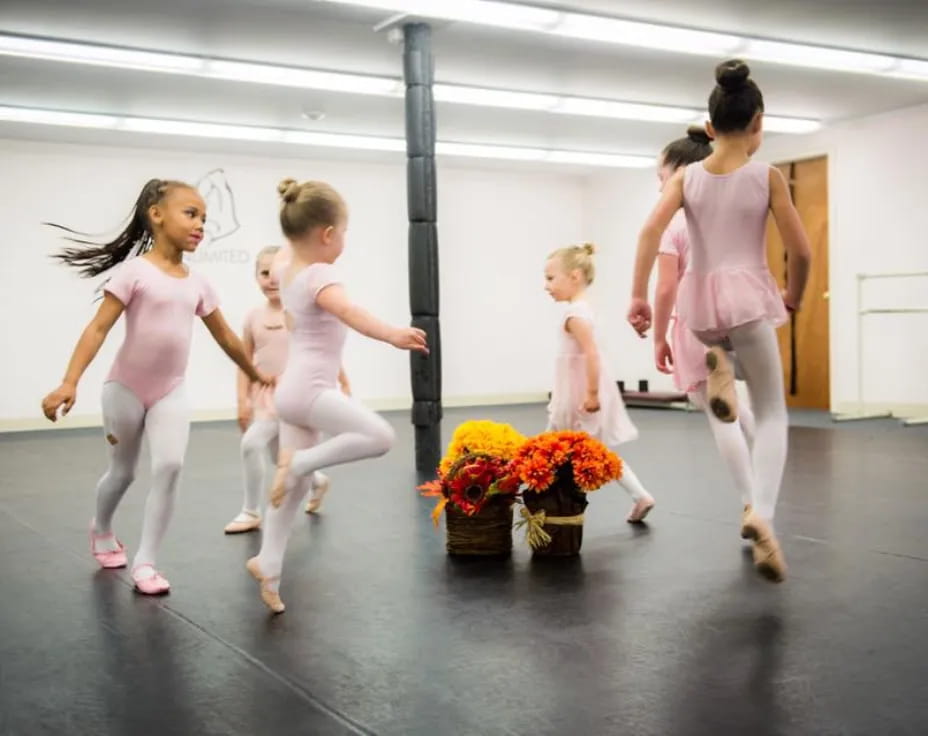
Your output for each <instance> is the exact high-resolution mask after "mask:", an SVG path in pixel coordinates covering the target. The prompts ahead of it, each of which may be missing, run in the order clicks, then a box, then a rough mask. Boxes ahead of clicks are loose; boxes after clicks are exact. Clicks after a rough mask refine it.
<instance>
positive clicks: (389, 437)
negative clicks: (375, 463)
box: [370, 417, 396, 455]
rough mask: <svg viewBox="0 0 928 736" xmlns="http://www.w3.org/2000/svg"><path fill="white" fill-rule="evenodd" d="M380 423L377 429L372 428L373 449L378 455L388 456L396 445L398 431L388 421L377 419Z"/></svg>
mask: <svg viewBox="0 0 928 736" xmlns="http://www.w3.org/2000/svg"><path fill="white" fill-rule="evenodd" d="M377 418H378V419H379V420H380V421H379V422H377V425H376V427H371V432H370V438H371V449H372V451H373V452H374V453H375V454H376V455H386V454H387V453H388V452H389V451H390V450H391V449H392V448H393V445H394V444H396V431H395V430H394V429H393V427H391V426H390V424H389V423H388V422H387V420H385V419H383V418H382V417H377Z"/></svg>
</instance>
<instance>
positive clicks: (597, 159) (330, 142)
mask: <svg viewBox="0 0 928 736" xmlns="http://www.w3.org/2000/svg"><path fill="white" fill-rule="evenodd" d="M0 122H12V123H26V124H31V125H57V126H65V127H79V128H96V129H101V130H114V131H119V130H121V131H128V132H131V133H147V134H155V135H177V136H188V137H197V138H213V139H220V140H238V141H254V142H258V143H284V144H297V145H305V146H314V147H320V148H342V149H350V150H367V151H389V152H402V151H405V150H406V141H404V140H403V139H402V138H387V137H377V136H359V135H347V134H342V133H317V132H312V131H301V130H287V129H283V128H264V127H257V126H246V125H225V124H221V123H203V122H193V121H185V120H162V119H159V118H142V117H118V116H113V115H96V114H88V113H74V112H63V111H58V110H41V109H35V108H22V107H4V106H0ZM436 152H437V153H438V154H439V155H441V156H462V157H467V158H485V159H499V160H506V161H536V162H548V163H561V164H579V165H582V166H604V167H616V168H645V167H650V166H653V165H654V159H653V158H651V157H650V156H632V155H624V154H611V153H595V152H588V151H561V150H554V149H544V148H530V147H519V146H499V145H487V144H473V143H454V142H445V141H439V142H438V143H437V144H436Z"/></svg>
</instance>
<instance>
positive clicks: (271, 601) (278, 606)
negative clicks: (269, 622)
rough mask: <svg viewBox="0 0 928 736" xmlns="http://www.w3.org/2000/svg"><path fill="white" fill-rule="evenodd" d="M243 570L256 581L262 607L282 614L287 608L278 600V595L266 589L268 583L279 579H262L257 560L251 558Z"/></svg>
mask: <svg viewBox="0 0 928 736" xmlns="http://www.w3.org/2000/svg"><path fill="white" fill-rule="evenodd" d="M245 569H246V570H248V572H249V573H251V576H252V577H253V578H254V579H255V580H257V581H258V585H259V586H260V591H261V600H262V601H263V602H264V605H265V606H267V607H268V608H270V609H271V611H272V612H273V613H283V612H284V611H285V610H286V609H287V607H286V606H285V605H284V602H283V601H282V600H280V593H278V592H277V591H274V590H271V589H270V588H268V587H267V584H268V582H273V581H275V580H280V578H279V577H270V578H267V577H264V575H263V574H262V572H261V568H260V567H259V566H258V558H257V557H252V558H251V559H249V560H248V562H246V563H245Z"/></svg>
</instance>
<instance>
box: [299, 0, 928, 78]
mask: <svg viewBox="0 0 928 736" xmlns="http://www.w3.org/2000/svg"><path fill="white" fill-rule="evenodd" d="M317 2H328V3H333V4H339V5H356V6H362V7H367V8H373V9H377V10H383V11H387V12H397V13H408V14H412V15H419V16H421V17H424V18H441V19H446V20H454V21H462V22H465V23H474V24H477V25H486V26H496V27H499V28H509V29H512V30H518V31H529V32H535V33H545V34H549V35H554V36H563V37H567V38H578V39H583V40H587V41H597V42H601V43H610V44H616V45H621V46H636V47H639V48H647V49H656V50H658V51H667V52H671V53H685V54H696V55H699V56H712V57H723V56H738V57H741V58H744V59H756V60H758V61H766V62H770V63H773V64H785V65H789V66H800V67H805V68H810V69H827V70H831V71H840V72H852V73H862V74H876V75H882V76H891V77H903V78H908V79H917V80H922V81H928V60H926V59H910V58H905V57H900V56H892V55H889V54H875V53H870V52H867V51H856V50H850V49H837V48H830V47H827V46H816V45H812V44H799V43H790V42H786V41H771V40H767V39H762V38H751V37H748V36H741V35H736V34H729V33H716V32H712V31H702V30H697V29H693V28H681V27H677V26H668V25H662V24H658V23H645V22H642V21H630V20H624V19H621V18H612V17H608V16H598V15H590V14H585V13H570V12H563V11H558V10H551V9H548V8H540V7H535V6H531V5H522V4H514V3H507V2H496V1H495V0H441V1H439V0H317Z"/></svg>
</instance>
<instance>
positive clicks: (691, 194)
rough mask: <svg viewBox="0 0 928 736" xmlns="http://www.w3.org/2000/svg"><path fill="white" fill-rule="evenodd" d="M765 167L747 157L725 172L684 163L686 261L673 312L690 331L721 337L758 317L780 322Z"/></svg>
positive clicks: (780, 303) (783, 318) (783, 310)
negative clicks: (769, 252) (769, 251)
mask: <svg viewBox="0 0 928 736" xmlns="http://www.w3.org/2000/svg"><path fill="white" fill-rule="evenodd" d="M769 177H770V166H769V165H768V164H766V163H763V162H760V161H750V162H748V163H747V164H745V165H744V166H742V167H741V168H740V169H737V170H735V171H732V172H731V173H729V174H710V173H709V172H708V171H706V168H705V166H704V164H703V162H700V163H695V164H691V165H690V166H687V167H686V171H685V172H684V177H683V209H684V211H685V212H686V229H687V232H688V234H689V244H690V263H689V266H688V268H687V271H686V273H685V274H684V275H683V280H682V282H681V283H680V290H679V293H678V296H677V312H678V313H679V315H680V317H681V318H682V319H683V321H684V322H685V323H686V325H687V326H688V327H689V328H690V329H691V330H694V331H696V332H706V333H709V332H712V333H717V334H719V335H725V334H726V332H727V330H729V329H731V328H732V327H737V326H739V325H743V324H747V323H749V322H754V321H757V320H768V321H770V322H772V323H773V324H774V325H781V324H783V323H784V322H785V321H786V318H787V317H786V308H785V307H784V305H783V298H782V296H781V295H780V290H779V288H778V287H777V284H776V282H775V281H774V279H773V276H772V275H771V273H770V270H769V269H768V267H767V250H766V229H767V214H768V212H769V209H770V178H769Z"/></svg>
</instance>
